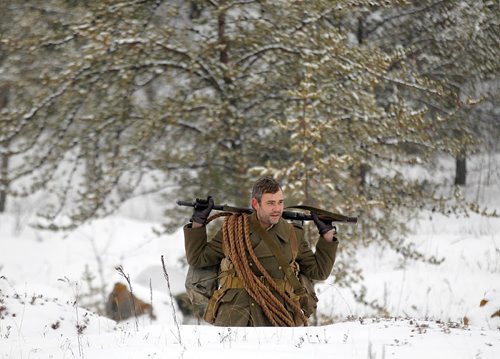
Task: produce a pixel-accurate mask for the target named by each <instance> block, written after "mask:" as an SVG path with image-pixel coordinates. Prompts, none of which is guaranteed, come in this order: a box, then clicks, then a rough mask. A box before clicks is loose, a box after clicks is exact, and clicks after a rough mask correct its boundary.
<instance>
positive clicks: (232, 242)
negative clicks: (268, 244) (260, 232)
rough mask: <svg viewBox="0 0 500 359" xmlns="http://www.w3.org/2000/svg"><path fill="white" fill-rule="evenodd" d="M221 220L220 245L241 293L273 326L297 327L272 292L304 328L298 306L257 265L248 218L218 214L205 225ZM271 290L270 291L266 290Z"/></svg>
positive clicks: (240, 214) (224, 213)
mask: <svg viewBox="0 0 500 359" xmlns="http://www.w3.org/2000/svg"><path fill="white" fill-rule="evenodd" d="M222 216H224V217H225V218H224V224H223V226H222V233H223V245H224V247H225V249H226V253H227V255H228V256H229V259H230V260H231V262H232V263H233V265H234V269H235V271H236V273H237V275H238V277H240V279H241V282H242V284H243V287H244V289H245V290H246V291H247V293H248V294H249V295H250V296H251V297H252V298H253V299H254V300H255V301H256V302H257V304H258V305H259V306H260V307H261V308H262V311H263V312H264V314H265V316H266V317H267V318H268V319H269V321H270V322H271V324H272V325H274V326H288V327H293V326H296V324H295V321H294V317H293V315H292V314H291V313H290V312H289V311H288V310H287V309H286V308H285V306H284V305H283V303H282V302H281V301H280V300H279V299H278V298H277V297H276V296H275V295H274V294H273V293H272V291H271V288H272V289H274V290H275V291H276V292H277V293H278V294H279V296H280V297H281V298H283V300H284V301H285V302H286V303H287V304H288V305H290V307H291V308H292V309H293V312H294V314H295V315H296V316H298V317H299V318H300V320H301V321H302V323H304V325H307V317H306V316H305V315H304V313H303V311H302V309H301V308H300V305H299V304H298V302H297V301H294V300H293V299H292V298H291V297H290V295H289V294H288V293H286V292H285V291H283V289H282V288H280V287H278V285H277V284H276V282H275V280H274V279H273V278H272V277H271V276H270V274H269V273H268V271H267V270H266V269H265V268H264V266H263V265H262V263H261V262H260V261H259V259H258V258H257V256H256V255H255V252H254V250H253V247H252V243H251V241H250V230H249V223H248V215H246V214H243V213H228V212H221V213H217V214H216V215H214V216H211V217H210V218H209V219H208V221H209V222H210V221H212V220H213V219H215V218H218V217H222ZM250 258H251V259H252V260H253V262H254V263H255V265H256V266H257V268H258V269H259V271H260V272H261V273H262V275H263V276H264V278H265V279H266V281H267V283H268V285H266V284H265V283H264V282H263V281H262V280H261V279H260V277H258V276H257V275H256V274H255V273H254V271H253V270H252V268H251V267H250ZM269 287H271V288H269Z"/></svg>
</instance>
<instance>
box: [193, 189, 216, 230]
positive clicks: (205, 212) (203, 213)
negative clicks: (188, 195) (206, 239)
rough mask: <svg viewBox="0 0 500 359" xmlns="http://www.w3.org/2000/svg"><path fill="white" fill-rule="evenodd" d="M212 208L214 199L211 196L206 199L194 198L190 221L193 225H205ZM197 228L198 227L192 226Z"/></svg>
mask: <svg viewBox="0 0 500 359" xmlns="http://www.w3.org/2000/svg"><path fill="white" fill-rule="evenodd" d="M213 208H214V199H213V198H212V196H208V197H207V199H200V198H196V201H195V205H194V211H193V216H192V217H191V219H190V221H191V222H193V224H199V225H205V224H207V220H208V217H209V216H210V212H211V211H212V209H213ZM194 227H199V226H196V225H195V226H194Z"/></svg>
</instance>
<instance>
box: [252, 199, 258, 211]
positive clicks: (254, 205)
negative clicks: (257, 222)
mask: <svg viewBox="0 0 500 359" xmlns="http://www.w3.org/2000/svg"><path fill="white" fill-rule="evenodd" d="M257 204H259V202H257V198H255V197H253V198H252V208H253V209H255V210H257Z"/></svg>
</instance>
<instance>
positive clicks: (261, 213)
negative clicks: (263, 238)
mask: <svg viewBox="0 0 500 359" xmlns="http://www.w3.org/2000/svg"><path fill="white" fill-rule="evenodd" d="M284 203H285V201H284V199H283V192H282V191H281V190H278V192H276V193H264V194H263V195H262V199H261V201H260V203H259V202H257V199H256V198H252V207H253V208H255V211H256V212H257V218H258V219H259V222H260V223H261V224H262V226H263V227H265V228H267V227H269V226H270V225H271V224H276V223H278V221H279V220H280V218H281V215H282V214H283V208H284Z"/></svg>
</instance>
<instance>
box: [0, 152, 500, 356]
mask: <svg viewBox="0 0 500 359" xmlns="http://www.w3.org/2000/svg"><path fill="white" fill-rule="evenodd" d="M497 159H498V157H497ZM496 166H498V161H497V164H496ZM473 169H474V167H472V169H471V170H473ZM476 172H477V171H476ZM498 173H500V172H498ZM498 173H497V172H494V173H493V174H494V175H495V176H499V174H498ZM472 178H473V180H472V181H471V184H470V185H469V187H468V188H467V192H468V194H471V195H472V194H473V195H474V196H477V198H478V199H480V200H481V201H482V202H483V203H487V204H488V206H489V207H490V208H496V209H497V211H498V210H499V209H500V198H499V194H500V190H499V188H498V186H496V185H494V184H492V183H500V177H497V178H496V181H495V182H493V181H492V182H490V183H489V184H488V185H481V186H480V187H478V183H479V182H478V181H479V180H478V179H477V176H476V177H472ZM475 178H476V179H475ZM482 178H483V180H484V177H482ZM474 181H476V182H474ZM481 183H484V181H483V182H481ZM129 209H130V207H129ZM125 214H130V213H126V211H124V212H122V213H121V214H120V215H116V216H113V217H110V218H106V219H101V220H96V221H94V222H92V223H89V224H86V225H84V226H82V227H80V228H78V229H77V230H76V231H74V232H71V233H52V232H46V231H36V230H34V229H32V228H31V227H29V226H28V224H29V222H30V221H31V220H32V217H30V215H29V213H28V211H26V212H24V211H21V212H17V213H15V211H9V213H7V214H3V215H0V358H2V359H3V358H116V357H120V358H160V357H162V358H166V357H168V358H199V357H203V358H204V359H210V358H218V357H220V355H221V353H224V355H226V354H228V355H231V356H237V357H238V358H250V357H252V358H255V357H256V356H257V355H259V356H262V357H266V358H267V357H271V356H272V357H273V358H276V359H278V358H287V359H288V358H304V357H311V358H422V357H430V358H492V359H493V358H500V330H499V328H500V312H499V316H493V317H491V316H492V315H493V314H494V313H495V312H496V311H499V310H500V234H499V233H500V219H499V218H486V217H481V216H478V215H471V216H470V217H469V218H455V217H444V216H439V215H434V216H432V218H431V217H430V216H429V215H428V214H426V213H422V214H421V216H420V217H421V218H420V219H419V220H417V219H415V221H414V222H412V223H411V226H412V228H413V230H414V233H413V234H412V236H411V237H410V241H411V242H412V243H414V245H415V248H416V249H418V250H419V251H421V252H423V253H424V254H426V255H427V256H435V257H436V258H444V259H445V260H444V262H443V263H442V264H440V265H432V264H428V263H424V262H418V261H407V262H406V263H402V262H401V258H400V257H399V256H398V255H396V254H395V253H392V252H391V251H387V250H382V249H380V248H377V247H369V248H366V249H363V250H360V251H359V252H358V254H357V255H358V261H359V262H360V263H361V265H362V268H363V270H364V277H365V280H364V285H365V286H366V289H367V291H366V299H367V301H371V300H377V302H378V303H380V304H382V305H383V306H384V307H385V308H386V309H387V310H388V313H389V315H388V317H387V318H377V317H376V313H375V311H374V310H373V309H370V308H368V307H366V306H362V305H361V304H358V303H357V302H356V301H355V300H354V299H353V297H352V294H351V291H350V290H349V289H346V288H339V287H338V286H337V285H336V284H335V283H334V282H332V280H327V281H326V282H325V283H322V284H320V285H318V287H317V289H318V292H319V297H320V303H319V312H320V314H324V315H327V316H330V317H333V318H335V322H334V323H333V324H330V325H324V326H317V327H307V328H277V329H276V328H217V327H211V326H207V325H198V324H183V318H182V314H181V313H180V311H179V310H178V308H176V306H175V305H172V303H171V301H170V293H169V291H168V289H167V283H166V281H165V279H164V276H163V273H162V270H161V261H160V256H161V255H163V256H164V259H165V263H166V265H167V271H168V275H169V279H170V286H171V292H172V294H173V295H175V294H177V293H180V292H182V291H183V287H184V275H185V271H186V269H185V268H184V267H183V266H182V258H183V255H184V249H183V237H182V232H181V230H180V229H179V231H177V232H176V233H174V234H173V235H169V236H167V235H162V236H158V235H156V234H155V233H154V232H153V228H155V227H156V228H160V225H159V223H156V222H151V221H145V220H144V219H141V220H138V219H131V218H130V216H126V215H125ZM187 216H188V214H187ZM136 218H138V216H136ZM403 264H404V265H403ZM118 265H121V266H122V267H123V271H124V272H125V273H126V274H128V275H129V276H130V278H131V280H132V287H133V291H134V294H135V295H136V296H138V297H139V298H141V299H143V300H144V301H145V302H148V303H150V302H151V303H152V304H153V308H154V313H155V315H156V319H154V320H152V319H150V318H149V317H140V318H138V320H137V321H136V320H134V319H132V320H129V321H128V322H121V323H118V324H117V323H115V322H114V321H112V320H110V319H107V318H104V317H101V316H99V315H97V314H94V313H92V312H89V311H87V310H85V309H84V308H85V307H90V306H91V305H92V303H91V302H92V301H93V300H96V298H97V300H99V299H101V300H104V299H107V298H106V296H107V294H109V292H110V291H111V289H112V287H113V285H114V283H116V282H123V283H126V282H125V280H124V278H123V277H122V276H121V275H120V274H119V273H118V272H117V271H116V269H115V267H116V266H118ZM89 278H90V279H89ZM103 285H104V286H105V291H104V293H97V294H96V293H94V292H93V289H92V288H100V287H102V286H103ZM90 293H93V295H92V296H89V294H90ZM482 300H483V303H485V302H484V300H486V301H487V303H486V304H485V305H483V306H482V307H480V306H479V304H480V302H481V301H482ZM174 310H175V313H176V315H177V323H178V325H177V324H176V321H175V320H174ZM464 316H467V318H468V320H469V323H468V325H465V324H464V321H463V318H464Z"/></svg>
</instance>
